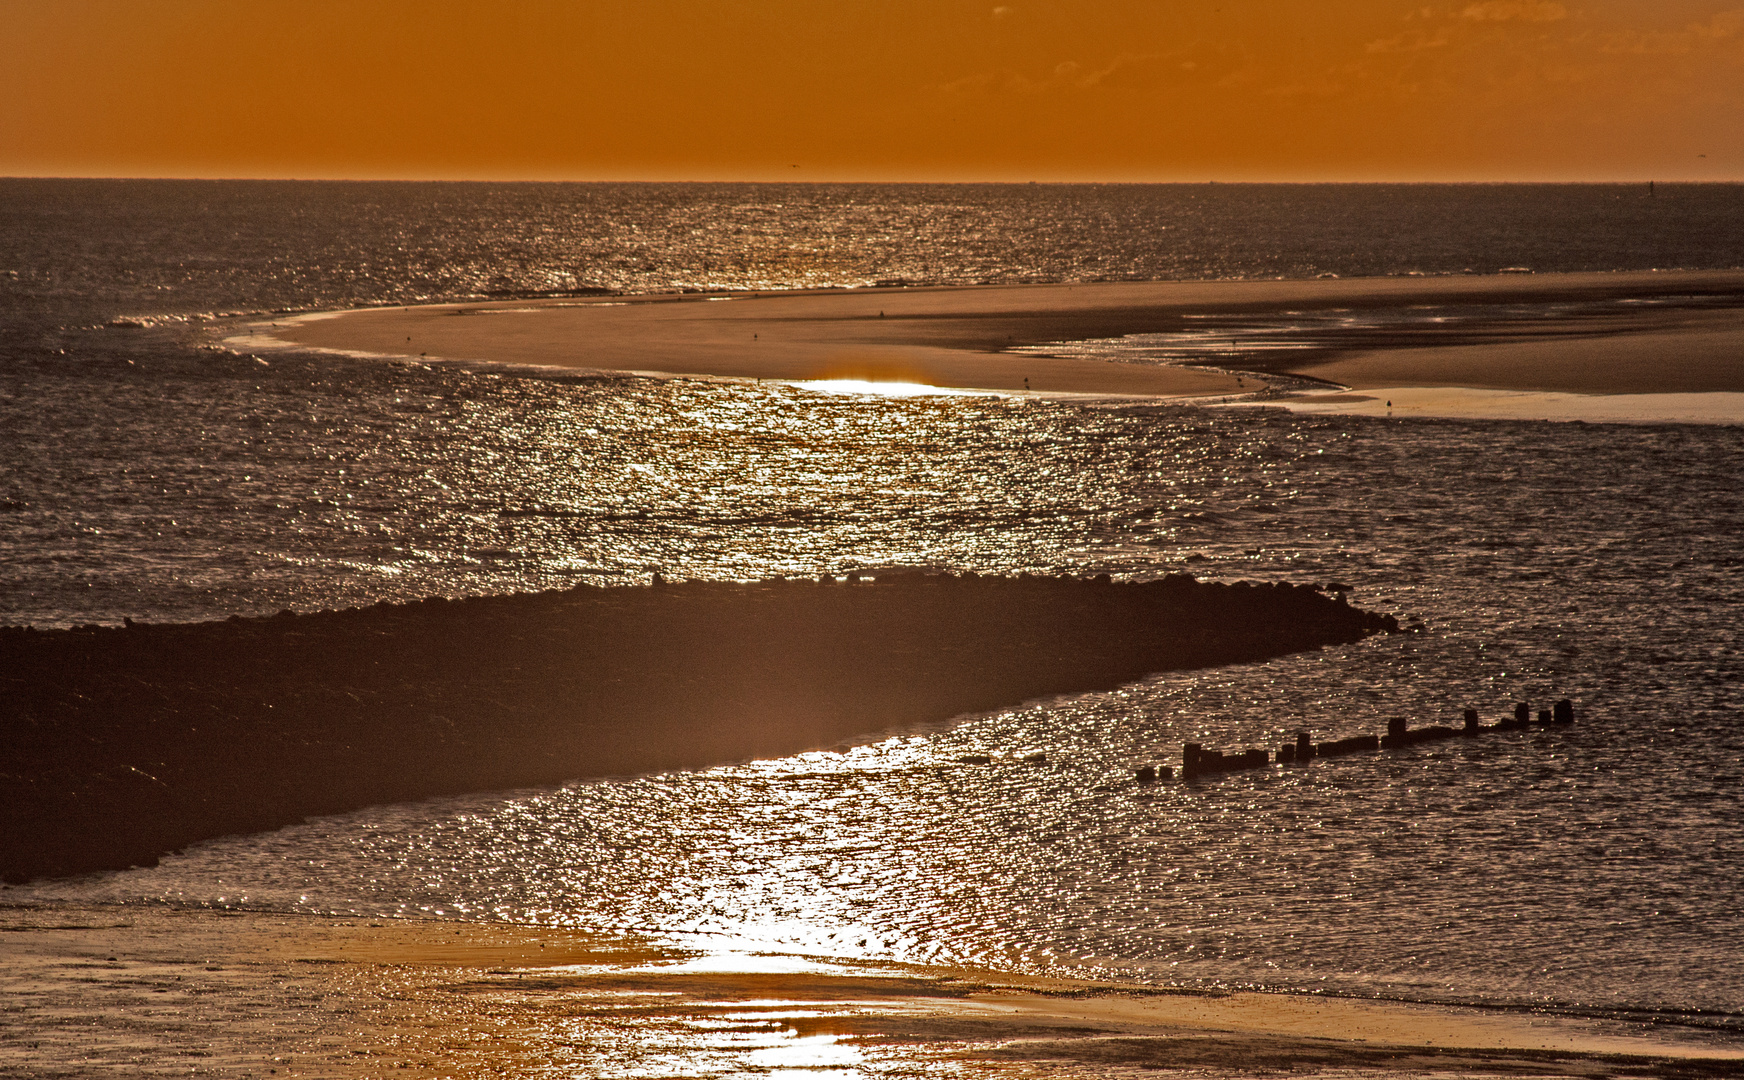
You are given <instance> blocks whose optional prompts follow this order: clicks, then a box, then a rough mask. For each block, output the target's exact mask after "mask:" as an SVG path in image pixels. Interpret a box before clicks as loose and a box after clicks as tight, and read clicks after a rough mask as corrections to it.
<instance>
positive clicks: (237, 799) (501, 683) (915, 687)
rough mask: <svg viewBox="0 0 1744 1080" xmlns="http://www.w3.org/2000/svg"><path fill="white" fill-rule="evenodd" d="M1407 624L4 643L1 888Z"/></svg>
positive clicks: (957, 621)
mask: <svg viewBox="0 0 1744 1080" xmlns="http://www.w3.org/2000/svg"><path fill="white" fill-rule="evenodd" d="M1396 628H1397V624H1396V623H1395V622H1394V621H1393V620H1392V618H1391V617H1389V616H1381V615H1375V614H1371V613H1368V612H1363V611H1360V610H1358V609H1356V608H1354V607H1350V606H1348V605H1346V604H1344V603H1342V602H1341V601H1340V600H1336V599H1333V598H1330V597H1328V596H1325V595H1323V594H1322V593H1320V592H1318V591H1316V590H1315V589H1314V588H1312V587H1308V586H1290V585H1283V584H1279V585H1263V586H1257V585H1248V584H1246V583H1237V584H1234V585H1220V584H1209V583H1201V582H1196V581H1194V580H1193V579H1191V578H1189V577H1185V576H1175V577H1170V578H1166V579H1163V580H1161V581H1156V582H1150V583H1145V584H1113V583H1109V582H1108V581H1107V580H1106V578H1103V579H1100V580H1096V581H1088V580H1071V579H1053V578H1010V579H1006V578H975V577H951V576H948V575H943V576H933V577H923V576H920V575H907V576H899V577H894V578H889V577H887V578H884V579H881V580H880V581H879V582H878V583H876V584H872V583H858V584H820V583H816V582H811V581H794V582H765V583H758V584H725V583H700V582H699V583H688V584H678V585H659V586H654V587H640V588H610V589H602V588H591V587H583V588H578V589H574V590H570V591H565V592H550V593H540V594H532V595H517V596H500V597H483V598H475V599H468V600H460V601H447V600H441V599H432V600H425V601H421V602H417V603H411V604H404V605H387V604H384V605H378V606H376V607H372V608H367V609H363V610H358V611H342V612H322V613H319V614H312V615H292V614H289V613H284V614H280V615H278V616H273V617H263V618H248V619H245V618H231V619H230V620H228V621H225V622H211V623H197V624H185V625H154V626H145V625H137V624H135V625H130V626H128V627H126V628H96V627H86V628H80V629H74V630H54V631H35V630H29V629H22V628H9V629H4V630H0V679H3V680H4V688H5V693H4V695H3V696H0V739H3V740H4V748H5V751H4V752H5V756H4V766H3V769H4V773H3V775H0V823H3V824H4V828H0V876H3V877H4V878H5V879H6V880H9V881H14V882H17V881H23V880H28V879H31V878H36V877H43V876H52V875H60V874H71V873H79V872H84V871H90V870H99V869H111V868H124V867H127V866H130V865H150V864H151V863H153V862H154V861H155V860H156V858H157V856H159V855H161V854H164V853H166V852H169V851H174V850H176V849H178V848H181V847H183V846H184V845H187V844H189V843H193V842H195V841H197V840H202V839H206V838H209V837H214V836H220V835H224V834H227V833H236V832H247V831H254V830H261V829H271V828H276V827H279V826H282V825H286V824H289V823H293V822H296V821H299V820H301V819H303V818H305V817H308V816H311V815H317V814H327V813H337V812H341V811H345V810H351V809H355V808H358V807H362V806H366V805H369V804H372V803H383V802H397V801H406V800H413V799H419V798H427V797H431V796H437V795H450V794H459V793H463V792H469V791H487V790H496V789H505V788H515V787H528V786H535V785H544V784H556V783H561V782H563V781H566V780H571V779H575V778H580V777H589V776H606V775H617V774H631V773H641V772H650V771H658V770H665V769H681V768H697V767H704V766H709V765H715V764H721V763H726V762H732V761H739V760H745V759H750V758H758V757H771V756H782V755H788V754H793V753H798V752H800V751H804V750H808V749H815V748H819V747H825V746H830V745H835V744H838V743H840V742H841V741H843V740H845V739H848V738H849V737H851V736H855V735H863V734H867V733H872V732H878V731H883V730H887V729H891V728H896V727H902V726H906V725H913V724H918V723H927V722H934V721H941V720H946V719H949V718H951V717H953V716H959V715H963V714H966V713H974V712H980V711H985V710H990V709H996V708H1000V707H1004V706H1010V705H1015V704H1017V703H1019V702H1022V701H1024V700H1026V699H1030V698H1035V697H1041V696H1046V695H1051V694H1064V693H1075V692H1083V691H1090V690H1098V689H1106V688H1110V687H1113V686H1117V685H1119V684H1121V683H1123V682H1128V681H1131V680H1133V679H1136V678H1139V677H1142V676H1144V675H1146V674H1148V673H1151V672H1156V671H1165V670H1170V669H1180V668H1189V667H1200V666H1207V665H1216V664H1226V663H1236V662H1242V661H1253V660H1261V659H1265V658H1267V657H1273V656H1279V655H1282V654H1285V653H1290V652H1297V651H1301V650H1306V649H1312V648H1316V647H1319V646H1323V645H1330V644H1335V643H1341V642H1350V641H1355V640H1358V639H1360V638H1362V637H1363V636H1365V635H1367V634H1370V633H1375V632H1377V631H1383V630H1393V629H1396Z"/></svg>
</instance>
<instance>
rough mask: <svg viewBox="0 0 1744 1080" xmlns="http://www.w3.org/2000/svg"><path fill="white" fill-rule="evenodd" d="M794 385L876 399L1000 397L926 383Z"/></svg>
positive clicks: (838, 381)
mask: <svg viewBox="0 0 1744 1080" xmlns="http://www.w3.org/2000/svg"><path fill="white" fill-rule="evenodd" d="M793 385H795V386H798V387H800V388H801V389H804V390H815V391H817V392H818V393H820V394H871V395H873V396H876V397H927V396H941V397H998V396H999V392H998V391H995V390H962V389H958V388H956V387H951V386H927V385H926V384H925V383H911V382H872V381H871V380H869V379H811V380H807V381H804V382H796V383H794V384H793Z"/></svg>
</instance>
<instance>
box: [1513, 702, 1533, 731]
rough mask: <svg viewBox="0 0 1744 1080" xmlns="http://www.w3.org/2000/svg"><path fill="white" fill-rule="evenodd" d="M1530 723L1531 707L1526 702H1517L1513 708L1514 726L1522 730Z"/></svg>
mask: <svg viewBox="0 0 1744 1080" xmlns="http://www.w3.org/2000/svg"><path fill="white" fill-rule="evenodd" d="M1531 722H1532V706H1531V705H1530V704H1529V703H1527V702H1524V701H1522V702H1519V703H1517V704H1516V705H1515V706H1514V726H1515V727H1517V728H1523V727H1525V726H1526V725H1528V724H1530V723H1531Z"/></svg>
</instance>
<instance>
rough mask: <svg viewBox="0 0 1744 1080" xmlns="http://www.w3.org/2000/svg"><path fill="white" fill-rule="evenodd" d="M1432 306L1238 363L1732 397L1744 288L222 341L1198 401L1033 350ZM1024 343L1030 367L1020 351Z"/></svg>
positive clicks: (1412, 293)
mask: <svg viewBox="0 0 1744 1080" xmlns="http://www.w3.org/2000/svg"><path fill="white" fill-rule="evenodd" d="M1691 298H1694V300H1695V302H1694V303H1691V302H1689V301H1690V300H1691ZM1622 301H1633V302H1636V303H1621V302H1622ZM1667 301H1671V302H1667ZM1428 305H1433V306H1438V307H1439V306H1445V307H1448V308H1450V309H1465V310H1467V311H1470V312H1475V313H1477V314H1476V316H1475V320H1474V319H1464V320H1455V321H1450V322H1448V323H1447V324H1445V325H1441V324H1428V325H1422V324H1419V325H1415V326H1413V327H1411V328H1410V329H1409V331H1408V332H1395V331H1389V330H1387V329H1385V328H1382V329H1379V330H1375V331H1373V332H1366V333H1362V334H1352V335H1344V336H1342V337H1338V338H1336V339H1335V340H1331V341H1329V342H1322V343H1320V344H1318V345H1316V346H1315V347H1312V348H1308V349H1305V350H1303V351H1302V352H1300V353H1293V354H1289V355H1288V356H1286V357H1284V358H1282V359H1267V360H1264V361H1263V362H1261V361H1254V360H1251V359H1247V360H1243V361H1241V362H1240V363H1239V365H1237V366H1239V368H1240V369H1241V370H1243V371H1248V372H1254V371H1258V372H1261V373H1262V374H1270V375H1273V376H1277V377H1280V378H1281V377H1285V376H1288V377H1291V378H1288V379H1284V380H1283V381H1284V382H1287V383H1289V384H1291V385H1292V386H1295V385H1299V384H1298V383H1297V380H1299V379H1304V378H1305V379H1309V380H1318V381H1320V382H1321V383H1323V384H1336V385H1338V386H1343V387H1347V388H1353V389H1357V390H1362V389H1364V388H1398V387H1448V388H1450V387H1458V388H1473V389H1480V390H1490V391H1510V392H1537V393H1554V394H1564V395H1626V394H1634V395H1646V394H1660V393H1682V394H1692V393H1695V394H1713V393H1741V392H1744V271H1702V272H1665V273H1660V272H1635V273H1606V274H1599V273H1593V274H1544V275H1528V274H1520V275H1498V276H1488V277H1481V276H1469V277H1467V276H1460V277H1437V278H1416V277H1402V278H1365V279H1345V280H1315V281H1242V282H1133V283H1126V282H1121V283H1097V284H1083V285H1021V286H986V287H965V288H924V289H865V290H835V291H827V292H794V293H764V294H749V295H746V294H736V295H722V296H661V297H601V298H579V299H569V300H539V301H504V302H498V303H488V304H447V305H437V306H430V307H413V308H387V309H373V310H366V311H356V312H345V313H338V314H334V313H326V314H322V315H319V316H304V317H300V318H291V319H285V320H279V321H277V322H276V323H272V322H269V323H262V324H258V325H256V326H255V327H254V329H253V332H252V333H251V334H245V335H242V336H239V337H237V338H235V339H233V340H234V341H236V342H237V343H240V344H249V345H254V346H260V345H263V344H270V343H282V344H289V343H294V344H298V345H304V346H315V347H319V348H327V349H335V350H341V351H346V352H354V353H363V354H369V355H379V356H402V357H403V356H412V357H423V358H426V359H432V360H456V361H488V362H502V363H513V364H535V365H546V366H559V367H570V368H583V369H591V370H601V371H631V372H641V373H650V374H665V375H698V376H716V377H729V378H745V379H751V378H756V379H781V380H791V381H799V382H805V381H814V380H840V379H848V380H869V381H875V382H878V381H883V382H912V383H921V384H925V385H929V386H936V387H950V388H974V389H986V390H995V391H1006V392H1023V391H1025V390H1029V391H1032V392H1035V393H1043V394H1098V395H1156V396H1165V397H1184V398H1195V397H1196V398H1207V397H1216V396H1224V395H1232V394H1240V393H1245V392H1248V391H1251V390H1252V389H1253V387H1252V383H1251V380H1250V381H1249V382H1248V383H1247V384H1246V385H1243V384H1241V383H1238V382H1237V381H1236V379H1235V377H1234V376H1232V375H1230V374H1229V373H1227V372H1224V371H1219V370H1215V369H1214V367H1211V366H1198V365H1186V366H1182V365H1152V364H1141V363H1116V362H1110V361H1106V360H1101V359H1086V358H1081V357H1069V356H1046V355H1033V354H1032V353H1033V351H1035V349H1036V347H1038V346H1045V345H1047V344H1049V343H1058V342H1069V341H1080V340H1088V339H1099V338H1116V337H1121V336H1123V335H1127V334H1145V333H1172V332H1179V331H1181V330H1183V329H1188V328H1191V327H1193V326H1195V325H1202V324H1195V323H1193V321H1192V320H1193V318H1195V317H1199V316H1206V315H1223V316H1243V315H1245V316H1253V317H1256V318H1263V317H1280V318H1287V317H1291V316H1298V315H1302V314H1305V313H1306V314H1316V313H1318V314H1326V313H1331V312H1342V311H1381V310H1389V311H1395V310H1396V311H1410V310H1413V309H1418V308H1422V307H1424V306H1428ZM1509 305H1513V306H1519V305H1538V306H1540V307H1542V308H1543V310H1544V312H1545V313H1546V314H1545V315H1544V316H1543V317H1537V318H1525V319H1522V318H1516V317H1503V316H1500V315H1497V314H1495V309H1496V308H1497V307H1498V306H1509ZM1565 309H1566V310H1565ZM1486 313H1487V314H1486ZM1020 346H1025V347H1030V348H1031V350H1032V353H1013V352H1012V351H1011V350H1012V349H1014V348H1017V347H1020ZM1040 351H1041V352H1045V348H1042V349H1041V350H1040ZM1445 396H1446V395H1444V397H1445ZM1555 403H1556V402H1555V400H1554V399H1550V400H1549V401H1548V402H1547V403H1546V407H1548V406H1549V405H1554V404H1555ZM1322 404H1333V405H1335V404H1337V402H1323V403H1322ZM1563 404H1567V403H1563Z"/></svg>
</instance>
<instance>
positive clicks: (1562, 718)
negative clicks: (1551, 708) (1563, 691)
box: [1555, 698, 1574, 724]
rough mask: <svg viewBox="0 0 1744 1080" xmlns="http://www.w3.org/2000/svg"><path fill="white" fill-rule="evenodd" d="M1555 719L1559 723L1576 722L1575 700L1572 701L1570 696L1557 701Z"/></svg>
mask: <svg viewBox="0 0 1744 1080" xmlns="http://www.w3.org/2000/svg"><path fill="white" fill-rule="evenodd" d="M1555 720H1556V722H1557V723H1559V724H1572V723H1574V702H1572V701H1570V700H1569V699H1568V698H1563V699H1562V700H1561V701H1558V702H1557V703H1556V716H1555Z"/></svg>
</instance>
